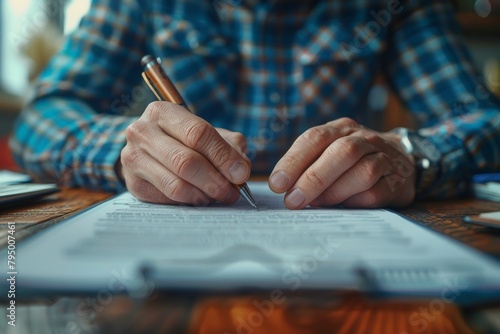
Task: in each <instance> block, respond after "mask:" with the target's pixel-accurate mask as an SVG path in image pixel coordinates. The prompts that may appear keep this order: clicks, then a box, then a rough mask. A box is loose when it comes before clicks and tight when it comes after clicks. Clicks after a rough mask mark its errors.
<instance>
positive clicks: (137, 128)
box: [121, 56, 255, 205]
mask: <svg viewBox="0 0 500 334" xmlns="http://www.w3.org/2000/svg"><path fill="white" fill-rule="evenodd" d="M143 65H144V66H145V72H144V74H143V77H144V78H145V80H146V82H147V83H148V85H150V88H152V89H153V92H154V93H155V95H157V98H159V99H160V100H161V101H160V102H153V103H151V104H150V105H149V106H148V107H147V108H146V110H145V111H144V113H143V115H142V116H141V117H140V118H139V119H138V120H137V121H135V122H133V123H132V124H131V125H129V127H128V128H127V130H126V137H127V144H126V146H125V147H124V148H123V150H122V152H121V164H122V174H123V177H124V179H125V181H126V184H127V188H128V190H129V191H130V192H131V193H132V194H133V195H134V196H136V197H137V198H138V199H140V200H142V201H146V202H154V203H166V204H194V205H207V204H209V203H210V202H213V201H214V200H217V201H220V202H223V203H233V202H235V201H236V200H237V199H238V197H239V193H242V195H243V196H248V197H245V198H247V200H249V202H250V203H251V204H252V205H254V204H255V202H253V198H252V197H251V193H250V192H249V190H248V187H246V186H245V184H244V183H245V181H246V180H247V179H248V177H249V175H250V161H249V160H248V158H247V157H246V155H245V154H244V152H245V149H246V141H245V138H244V137H243V135H241V134H239V133H236V132H231V131H228V130H224V129H215V128H214V127H212V126H211V125H210V124H209V123H207V122H206V121H205V120H203V119H202V118H200V117H198V116H196V115H194V114H192V113H190V112H189V110H188V109H187V106H186V105H185V103H184V100H183V99H182V97H181V95H180V94H179V93H178V91H177V90H176V89H175V87H174V86H173V84H172V83H171V82H170V80H168V77H167V76H166V74H164V72H163V70H162V69H161V66H160V64H159V63H158V62H157V61H156V59H155V58H153V57H151V56H148V57H144V59H143ZM155 75H156V77H155ZM167 80H168V81H167ZM168 84H170V85H171V86H168ZM167 101H169V102H167ZM235 185H241V186H235Z"/></svg>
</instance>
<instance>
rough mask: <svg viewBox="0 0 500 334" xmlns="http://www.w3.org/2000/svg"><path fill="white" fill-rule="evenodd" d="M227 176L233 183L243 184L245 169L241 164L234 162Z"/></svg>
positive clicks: (245, 174)
mask: <svg viewBox="0 0 500 334" xmlns="http://www.w3.org/2000/svg"><path fill="white" fill-rule="evenodd" d="M229 175H230V176H231V179H232V180H233V182H234V183H240V182H243V180H244V179H245V177H246V176H247V167H246V166H245V164H244V163H242V162H239V161H238V162H235V163H234V164H233V165H232V166H231V168H229Z"/></svg>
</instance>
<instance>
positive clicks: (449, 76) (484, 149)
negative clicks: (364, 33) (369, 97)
mask: <svg viewBox="0 0 500 334" xmlns="http://www.w3.org/2000/svg"><path fill="white" fill-rule="evenodd" d="M404 6H406V8H405V10H404V11H403V12H402V13H401V14H395V20H397V22H395V24H394V27H393V31H392V33H391V36H392V37H391V39H390V45H389V51H388V53H387V59H386V68H387V71H388V73H389V81H390V82H391V84H392V86H393V87H394V89H395V91H396V92H397V93H398V95H399V96H400V97H401V99H402V100H403V102H404V103H405V105H406V106H407V108H408V109H409V110H410V111H411V112H412V113H413V114H414V115H415V116H416V119H417V121H418V122H419V124H420V127H421V129H420V131H421V132H422V133H423V134H426V135H429V136H430V139H431V140H432V141H433V142H434V143H435V144H436V146H437V147H438V148H439V149H440V151H441V154H442V170H441V172H440V175H439V177H438V180H437V181H436V182H435V184H434V186H433V187H432V189H430V190H429V191H428V192H426V193H425V194H417V195H418V196H417V197H419V198H450V197H457V196H461V195H464V194H466V193H467V191H468V188H469V185H470V179H471V176H472V175H473V174H475V173H480V172H491V171H494V170H497V171H498V170H499V169H500V113H499V111H500V102H499V100H498V99H497V98H496V97H495V96H494V95H493V94H492V93H491V92H490V91H488V89H487V88H486V86H485V83H484V82H483V80H482V78H481V76H480V75H479V74H478V72H477V71H476V70H475V69H474V67H473V65H472V62H471V59H470V57H469V54H468V52H467V50H466V48H465V46H464V44H463V41H462V37H461V36H460V35H459V28H458V24H457V22H456V21H455V17H454V13H453V8H452V6H451V5H450V4H448V3H447V2H444V1H436V2H434V1H419V2H418V3H417V2H415V1H413V2H411V3H409V2H405V5H404ZM397 15H399V17H396V16H397Z"/></svg>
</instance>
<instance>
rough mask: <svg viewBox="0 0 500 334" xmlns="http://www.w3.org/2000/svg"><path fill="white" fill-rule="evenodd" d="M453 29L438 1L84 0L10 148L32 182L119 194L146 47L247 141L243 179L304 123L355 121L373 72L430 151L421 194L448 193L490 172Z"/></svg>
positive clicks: (486, 125)
mask: <svg viewBox="0 0 500 334" xmlns="http://www.w3.org/2000/svg"><path fill="white" fill-rule="evenodd" d="M457 30H458V29H457V23H456V22H455V20H454V15H453V8H452V7H451V6H450V5H449V4H447V3H445V2H444V1H431V0H428V1H426V0H421V1H410V2H401V3H399V2H398V1H396V0H390V1H387V0H380V1H377V0H373V1H370V0H356V1H354V0H349V1H347V0H346V1H327V0H324V1H323V0H315V1H311V0H308V1H304V0H287V1H280V0H277V1H264V0H254V1H250V0H247V1H243V0H215V1H213V0H206V1H203V0H182V1H174V0H150V1H139V0H121V1H119V0H94V1H93V5H92V7H91V10H90V12H89V13H88V15H86V16H85V17H84V19H83V20H82V22H81V25H80V28H79V29H78V30H77V31H76V32H74V33H73V34H72V35H71V36H69V38H67V40H66V42H65V44H64V45H63V47H62V50H61V51H60V53H59V54H58V55H57V56H56V57H55V58H54V59H53V60H52V62H51V63H50V64H49V66H48V67H47V69H46V70H45V71H44V72H43V74H42V75H41V77H40V78H39V81H38V84H37V86H36V92H35V98H34V99H33V101H32V102H31V103H30V104H29V105H28V106H27V107H26V108H25V110H24V111H23V113H22V115H21V117H20V119H19V121H18V123H17V126H16V128H15V132H14V135H13V139H12V141H11V146H12V149H13V151H14V153H15V156H16V159H17V162H18V163H19V164H20V166H21V167H22V168H23V169H24V170H26V171H28V172H29V173H31V174H33V175H35V176H37V177H38V179H45V180H47V179H52V180H58V181H61V182H63V183H65V184H67V185H79V186H85V187H90V188H101V189H106V190H123V189H124V184H123V183H122V182H120V180H119V178H118V177H117V175H116V172H115V170H114V165H115V162H116V160H117V159H119V155H120V151H121V149H122V148H123V146H124V145H125V142H126V139H125V135H124V130H125V128H126V127H127V126H128V125H129V124H130V123H131V122H133V121H134V120H135V119H137V115H134V114H133V113H132V111H131V110H133V109H134V108H135V109H140V110H144V109H143V107H144V105H146V103H148V102H150V101H153V100H154V98H152V95H151V94H149V93H148V91H147V89H146V88H145V87H144V85H143V84H142V78H141V70H142V68H141V65H140V59H141V57H142V56H143V55H145V54H152V55H155V56H159V57H161V58H162V59H163V65H164V67H165V69H166V71H167V73H169V75H170V76H171V78H172V80H173V81H174V82H175V83H176V85H177V86H178V88H179V90H180V91H181V92H182V94H183V95H184V98H185V99H186V101H187V102H188V104H189V105H190V107H191V109H192V110H193V111H194V112H195V113H196V114H198V115H199V116H201V117H203V118H204V119H206V120H207V121H209V122H210V123H211V124H213V125H214V126H217V127H224V128H227V129H230V130H233V131H239V132H242V133H243V134H244V135H245V136H246V137H247V139H248V141H249V144H248V146H249V157H250V158H251V160H252V165H253V167H252V168H253V173H254V174H257V173H258V174H265V173H269V172H270V171H271V170H272V168H273V167H274V165H275V163H276V162H277V160H278V159H279V158H280V157H281V156H283V154H284V153H285V152H286V150H287V149H288V148H289V147H290V145H291V144H292V143H293V141H294V140H295V139H296V138H297V136H299V135H300V134H301V133H303V132H304V131H305V130H306V129H308V128H310V127H312V126H315V125H319V124H323V123H325V122H327V121H330V120H333V119H336V118H339V117H343V116H347V117H351V118H353V119H355V120H357V121H358V122H360V123H361V124H367V122H368V120H369V119H368V117H369V113H367V110H368V106H367V102H366V101H367V100H368V98H367V96H368V93H369V92H370V88H371V87H372V86H373V83H374V79H375V77H376V75H377V74H378V73H380V72H382V73H384V74H385V75H386V77H387V80H388V82H389V83H390V84H391V86H392V87H393V88H394V90H395V92H396V93H397V95H398V96H399V97H400V98H401V100H402V101H403V102H404V104H405V106H406V107H407V108H408V110H410V111H411V112H412V113H413V115H414V116H415V119H416V121H417V122H418V124H419V126H420V128H423V129H424V131H425V132H427V133H429V134H432V137H431V139H432V140H433V141H434V142H435V143H436V144H437V145H438V147H439V149H440V150H441V153H442V157H443V170H442V173H441V175H440V178H439V180H438V181H437V182H436V183H435V187H434V188H433V189H432V190H431V191H430V193H429V194H428V196H429V197H435V198H437V197H440V198H443V197H450V196H457V195H461V194H464V193H465V191H466V189H467V185H468V180H469V179H470V177H471V175H472V174H473V173H477V172H487V171H492V170H495V169H496V170H498V169H500V117H499V109H500V108H499V105H500V104H499V102H498V101H497V100H495V98H494V97H493V96H492V95H491V94H490V93H489V91H488V90H487V89H486V88H485V86H484V84H483V82H482V81H481V80H480V77H479V76H478V75H477V72H475V70H474V68H473V66H472V64H471V62H470V59H469V56H468V54H467V52H466V50H465V48H464V45H463V43H462V40H461V38H460V36H459V35H458V34H457ZM141 106H142V107H141ZM141 108H142V109H141Z"/></svg>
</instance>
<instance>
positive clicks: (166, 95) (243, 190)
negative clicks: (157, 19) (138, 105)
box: [141, 55, 257, 209]
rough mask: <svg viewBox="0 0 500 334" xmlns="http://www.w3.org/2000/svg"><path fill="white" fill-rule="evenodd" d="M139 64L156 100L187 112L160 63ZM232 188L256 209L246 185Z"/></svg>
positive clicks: (148, 57) (147, 60)
mask: <svg viewBox="0 0 500 334" xmlns="http://www.w3.org/2000/svg"><path fill="white" fill-rule="evenodd" d="M141 64H142V66H144V72H142V77H143V78H144V81H146V84H147V85H148V86H149V88H150V89H151V91H152V92H153V93H154V94H155V95H156V98H157V99H158V100H160V101H168V102H172V103H175V104H178V105H180V106H183V107H184V108H186V109H187V110H189V108H188V106H187V104H186V102H185V101H184V99H183V98H182V96H181V94H180V93H179V91H178V90H177V88H175V86H174V84H173V83H172V81H170V79H169V77H168V76H167V74H166V73H165V71H164V70H163V68H162V67H161V62H160V61H159V60H158V59H157V58H154V57H153V56H151V55H146V56H144V57H142V60H141ZM234 186H235V187H236V189H238V191H239V193H240V195H241V196H243V198H245V199H246V200H247V201H248V203H250V204H251V205H252V206H253V207H254V208H256V209H257V204H256V203H255V200H254V198H253V196H252V192H251V191H250V188H248V185H247V184H246V183H243V184H239V185H237V184H235V185H234Z"/></svg>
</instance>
